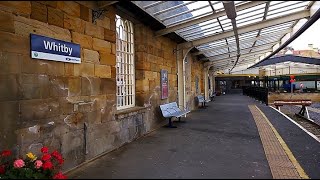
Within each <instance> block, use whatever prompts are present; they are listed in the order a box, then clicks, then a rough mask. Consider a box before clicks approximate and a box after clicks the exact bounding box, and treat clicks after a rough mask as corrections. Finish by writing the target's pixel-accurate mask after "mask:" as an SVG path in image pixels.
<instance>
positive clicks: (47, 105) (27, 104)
mask: <svg viewBox="0 0 320 180" xmlns="http://www.w3.org/2000/svg"><path fill="white" fill-rule="evenodd" d="M20 106H21V120H22V121H34V120H39V119H45V118H50V117H55V116H59V113H60V106H59V101H58V99H32V100H22V101H20Z"/></svg>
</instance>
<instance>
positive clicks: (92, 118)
mask: <svg viewBox="0 0 320 180" xmlns="http://www.w3.org/2000/svg"><path fill="white" fill-rule="evenodd" d="M87 116H88V118H87V119H88V122H89V123H90V124H101V111H92V112H88V113H87Z"/></svg>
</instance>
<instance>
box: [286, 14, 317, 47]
mask: <svg viewBox="0 0 320 180" xmlns="http://www.w3.org/2000/svg"><path fill="white" fill-rule="evenodd" d="M319 29H320V19H318V20H317V21H316V22H315V23H313V24H312V26H310V27H309V28H308V29H307V30H306V31H305V32H304V33H302V34H301V35H300V36H299V37H298V38H296V39H295V40H294V41H292V42H291V43H290V45H289V46H291V47H293V49H295V50H306V49H308V44H313V47H316V48H320V34H319V33H320V31H319Z"/></svg>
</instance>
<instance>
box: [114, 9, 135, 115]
mask: <svg viewBox="0 0 320 180" xmlns="http://www.w3.org/2000/svg"><path fill="white" fill-rule="evenodd" d="M115 23H116V65H115V67H116V108H117V110H123V109H128V108H131V107H135V94H136V93H135V86H136V84H135V59H134V57H135V47H134V28H133V23H132V22H131V21H129V20H127V19H124V18H123V17H120V16H119V15H116V17H115Z"/></svg>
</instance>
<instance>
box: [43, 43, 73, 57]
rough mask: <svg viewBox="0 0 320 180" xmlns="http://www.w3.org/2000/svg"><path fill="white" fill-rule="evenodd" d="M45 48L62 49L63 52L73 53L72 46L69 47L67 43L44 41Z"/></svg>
mask: <svg viewBox="0 0 320 180" xmlns="http://www.w3.org/2000/svg"><path fill="white" fill-rule="evenodd" d="M43 44H44V48H45V49H48V50H51V51H52V50H53V51H60V52H63V53H67V54H69V56H70V55H71V54H72V48H69V47H68V46H66V45H65V44H63V45H61V44H60V43H59V44H58V45H57V44H56V43H55V42H50V41H45V40H44V41H43Z"/></svg>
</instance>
